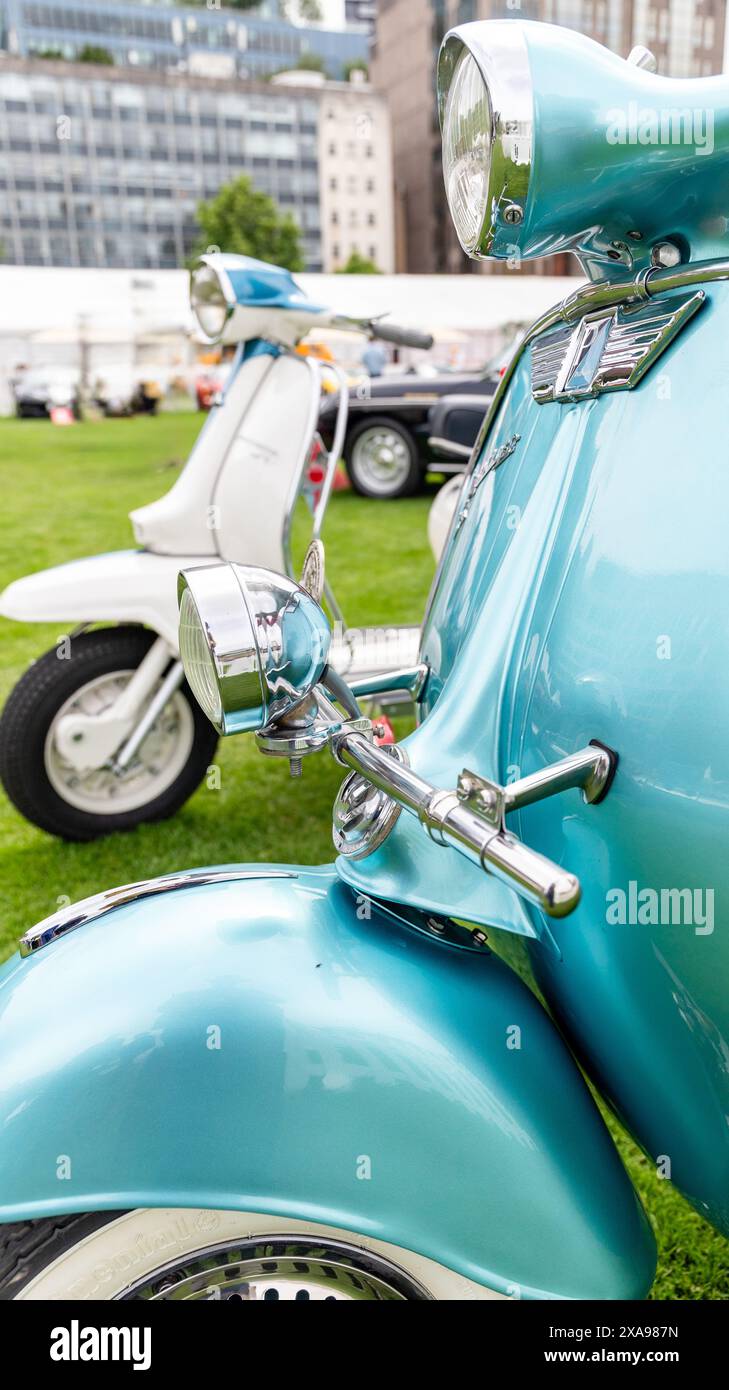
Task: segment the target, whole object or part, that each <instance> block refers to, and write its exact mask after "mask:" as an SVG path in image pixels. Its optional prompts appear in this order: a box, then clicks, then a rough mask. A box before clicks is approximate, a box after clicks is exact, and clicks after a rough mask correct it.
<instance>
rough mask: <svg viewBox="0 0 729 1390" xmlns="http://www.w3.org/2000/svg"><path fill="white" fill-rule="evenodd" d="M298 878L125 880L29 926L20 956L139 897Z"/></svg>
mask: <svg viewBox="0 0 729 1390" xmlns="http://www.w3.org/2000/svg"><path fill="white" fill-rule="evenodd" d="M249 878H250V879H264V878H298V874H297V873H294V872H293V870H286V869H191V870H189V871H188V872H187V873H182V874H165V875H164V876H163V877H161V878H147V879H141V880H140V882H139V883H125V884H123V885H122V887H120V888H110V889H108V890H107V891H106V892H104V893H95V894H94V895H93V896H92V897H90V898H83V899H82V900H81V902H78V903H71V905H70V907H63V908H61V909H60V911H58V912H54V913H53V914H52V915H51V916H50V917H44V919H43V921H42V922H38V923H37V925H36V926H34V927H31V928H30V930H29V931H27V932H25V934H24V935H23V936H21V938H20V942H19V946H20V954H21V956H31V955H33V954H34V953H35V952H36V951H40V950H42V948H43V947H44V946H50V945H51V942H53V941H57V940H58V939H59V938H60V937H62V936H67V935H68V933H69V932H71V931H75V929H76V927H83V926H84V925H85V924H86V923H87V922H94V921H98V919H99V918H100V917H105V916H106V915H107V913H109V912H114V911H115V910H116V908H118V907H125V906H126V905H127V903H134V902H141V901H142V899H143V898H152V897H155V896H156V895H157V894H158V893H173V892H177V891H179V890H181V889H185V888H200V887H202V886H204V885H205V884H207V883H235V882H237V881H238V880H239V879H249Z"/></svg>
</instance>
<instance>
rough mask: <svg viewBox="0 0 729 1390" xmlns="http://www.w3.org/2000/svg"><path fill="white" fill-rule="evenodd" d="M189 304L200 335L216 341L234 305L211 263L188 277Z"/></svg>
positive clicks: (220, 336) (202, 266)
mask: <svg viewBox="0 0 729 1390" xmlns="http://www.w3.org/2000/svg"><path fill="white" fill-rule="evenodd" d="M190 306H191V308H192V312H193V314H194V315H195V318H196V320H197V324H198V327H199V329H200V332H201V333H202V336H203V337H204V338H207V339H208V340H209V341H210V342H218V340H219V339H220V338H222V336H223V332H224V329H225V325H226V323H227V321H228V319H229V318H230V315H231V313H232V312H233V309H234V307H235V298H234V297H233V298H231V296H230V295H229V293H227V292H226V286H225V284H224V282H223V281H222V280H221V277H220V275H219V273H218V271H217V270H216V269H215V267H214V266H213V265H209V264H203V265H200V266H198V268H197V270H193V272H192V275H191V277H190Z"/></svg>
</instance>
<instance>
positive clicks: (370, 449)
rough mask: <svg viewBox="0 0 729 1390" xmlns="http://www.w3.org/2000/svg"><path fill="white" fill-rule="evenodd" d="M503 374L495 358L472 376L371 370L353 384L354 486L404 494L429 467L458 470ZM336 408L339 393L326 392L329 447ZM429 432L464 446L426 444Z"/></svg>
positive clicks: (372, 492) (348, 459)
mask: <svg viewBox="0 0 729 1390" xmlns="http://www.w3.org/2000/svg"><path fill="white" fill-rule="evenodd" d="M500 374H501V369H500V364H499V366H497V367H493V366H491V367H489V368H488V369H487V370H486V371H483V372H481V373H475V372H474V373H472V374H469V375H465V374H464V375H460V374H459V373H457V372H442V373H438V375H434V376H416V375H406V374H403V375H398V376H381V377H374V378H371V379H367V380H366V381H365V382H364V383H363V384H362V385H361V386H356V387H352V388H351V390H350V393H349V420H348V423H347V434H346V438H345V444H344V461H345V463H346V466H347V472H348V474H349V478H350V481H351V484H352V487H353V488H354V489H355V491H356V492H359V493H361V494H362V495H363V496H364V497H381V498H390V497H406V496H409V495H410V494H411V493H414V492H417V491H418V489H419V488H420V487H421V485H422V482H423V479H424V477H425V474H426V472H427V471H428V469H429V468H432V467H436V466H437V469H438V471H439V472H443V473H451V472H453V473H455V472H460V471H462V469H463V468H464V467H465V465H466V463H467V461H468V454H469V453H470V446H471V445H472V444H473V443H474V442H475V440H476V436H477V434H478V431H479V428H480V425H481V421H482V419H483V416H484V413H485V411H486V408H487V406H488V403H489V401H490V399H491V397H492V396H493V393H494V391H495V389H496V385H497V383H498V380H499V376H500ZM445 397H447V398H448V399H447V402H446V401H445V400H444V399H443V398H445ZM470 397H472V398H473V399H472V401H471V400H470V399H469V398H470ZM441 402H442V403H443V410H442V411H441V412H440V415H438V414H437V411H438V406H439V404H440V403H441ZM335 415H336V398H335V397H333V396H330V397H327V400H326V403H325V405H324V407H323V409H322V413H321V415H320V418H319V430H320V433H321V435H322V438H323V439H324V442H325V444H326V445H327V447H331V443H332V436H333V429H334V419H335ZM433 437H437V438H439V439H440V438H445V439H447V440H450V441H451V442H453V443H455V444H456V445H461V446H462V448H461V450H460V451H459V450H457V449H456V450H451V449H449V450H441V449H439V448H438V447H437V446H435V447H434V446H433V445H431V442H430V441H431V439H432V438H433Z"/></svg>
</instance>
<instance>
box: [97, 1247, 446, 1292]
mask: <svg viewBox="0 0 729 1390" xmlns="http://www.w3.org/2000/svg"><path fill="white" fill-rule="evenodd" d="M120 1298H122V1299H145V1300H151V1301H153V1302H162V1301H173V1302H182V1301H188V1300H189V1301H193V1300H194V1301H198V1302H200V1301H203V1302H221V1301H223V1300H226V1301H227V1300H233V1301H234V1302H236V1303H257V1302H266V1303H277V1302H281V1301H288V1302H297V1303H308V1302H312V1301H313V1302H320V1303H339V1302H345V1301H348V1302H354V1301H360V1302H362V1301H364V1302H370V1303H376V1302H384V1301H390V1300H393V1299H394V1300H398V1299H399V1300H403V1299H423V1298H427V1294H426V1293H425V1292H424V1290H423V1289H422V1288H421V1287H420V1286H419V1285H417V1284H416V1283H415V1282H414V1281H413V1280H412V1279H410V1278H409V1277H407V1276H406V1275H404V1274H403V1273H402V1272H401V1271H400V1270H398V1269H396V1268H395V1266H394V1265H390V1264H389V1263H388V1262H387V1261H386V1260H383V1259H381V1258H380V1257H379V1256H376V1255H372V1254H371V1253H370V1252H368V1251H366V1250H361V1249H357V1248H355V1247H353V1246H349V1245H346V1244H344V1243H340V1242H338V1241H329V1240H327V1241H323V1242H315V1241H313V1240H311V1239H309V1240H306V1239H303V1238H302V1237H300V1236H297V1237H286V1236H281V1237H276V1238H271V1239H261V1238H260V1237H252V1238H251V1239H250V1240H249V1241H237V1242H236V1243H235V1245H219V1246H214V1247H212V1248H210V1249H208V1250H204V1251H199V1252H197V1253H195V1254H194V1255H190V1256H188V1257H186V1258H185V1259H183V1260H180V1261H178V1262H176V1263H174V1264H171V1265H168V1266H166V1267H165V1268H163V1269H160V1270H158V1271H156V1272H155V1273H154V1274H152V1275H150V1276H148V1277H147V1278H145V1279H144V1280H143V1281H141V1282H139V1283H137V1284H134V1285H133V1286H132V1287H130V1288H129V1289H127V1290H125V1292H124V1293H122V1294H120Z"/></svg>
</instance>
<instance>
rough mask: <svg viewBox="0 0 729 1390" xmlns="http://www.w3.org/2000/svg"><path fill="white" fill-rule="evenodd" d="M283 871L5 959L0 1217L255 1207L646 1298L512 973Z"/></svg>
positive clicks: (578, 1120) (632, 1239)
mask: <svg viewBox="0 0 729 1390" xmlns="http://www.w3.org/2000/svg"><path fill="white" fill-rule="evenodd" d="M253 867H255V866H253ZM264 872H265V871H264ZM295 872H296V874H297V875H298V876H297V877H294V878H292V879H285V878H278V879H274V878H271V879H266V878H262V879H260V880H256V881H246V882H242V883H241V882H238V883H227V884H216V885H213V886H209V887H198V888H195V889H190V890H188V891H186V892H181V893H170V894H169V895H164V896H163V897H160V898H157V899H156V900H154V901H153V902H151V901H146V902H139V903H137V904H130V905H126V906H123V907H120V908H118V909H116V910H115V911H114V912H113V913H112V914H111V916H110V917H107V918H105V919H103V920H100V921H97V922H95V923H91V924H88V925H86V926H84V927H81V928H79V929H78V930H76V931H73V932H71V933H70V934H69V935H68V936H67V937H66V938H65V939H63V940H60V941H57V942H55V943H54V944H53V945H52V946H49V947H46V948H45V949H44V950H42V951H40V952H39V953H38V955H37V956H34V957H30V958H28V959H26V960H24V961H21V960H20V959H19V958H18V957H16V958H14V959H13V960H11V961H10V962H9V963H8V964H7V965H6V967H5V968H4V971H3V972H2V975H1V976H0V1055H1V1056H2V1058H3V1066H2V1077H1V1079H0V1085H1V1087H2V1090H1V1095H2V1111H1V1115H0V1133H1V1134H2V1144H1V1146H0V1194H1V1197H2V1208H1V1212H0V1215H1V1217H2V1219H3V1220H5V1221H13V1220H18V1219H21V1218H22V1219H27V1218H32V1217H39V1216H43V1215H46V1214H57V1213H62V1212H70V1211H83V1210H97V1209H107V1208H111V1209H121V1208H128V1207H137V1206H139V1207H146V1206H173V1207H178V1206H180V1207H184V1206H207V1207H211V1208H226V1209H238V1210H254V1211H264V1212H268V1213H272V1214H283V1215H290V1216H295V1217H299V1218H301V1219H308V1220H314V1221H320V1222H324V1223H327V1224H330V1225H334V1226H340V1227H344V1228H348V1229H352V1230H353V1231H356V1232H361V1233H363V1234H365V1235H369V1236H373V1237H378V1238H381V1239H384V1240H387V1241H391V1242H393V1243H394V1244H396V1245H402V1246H405V1247H407V1248H409V1249H412V1250H416V1251H418V1252H420V1253H422V1254H424V1255H426V1256H429V1257H431V1258H432V1259H435V1260H437V1261H439V1262H441V1263H443V1264H445V1265H447V1266H450V1267H451V1268H453V1269H454V1270H456V1271H458V1272H459V1273H461V1274H462V1275H464V1276H466V1277H468V1278H470V1279H474V1280H477V1281H479V1282H483V1283H486V1284H488V1285H489V1287H492V1288H494V1289H496V1290H497V1291H499V1292H502V1293H511V1294H512V1295H514V1296H517V1297H523V1298H530V1297H551V1298H555V1297H556V1298H571V1297H593V1298H638V1297H641V1296H642V1295H643V1294H644V1293H645V1292H646V1290H647V1289H648V1287H649V1285H650V1283H651V1280H652V1277H653V1270H654V1260H655V1251H654V1245H653V1239H652V1235H651V1232H650V1228H649V1227H648V1225H647V1222H646V1220H645V1217H644V1215H643V1212H642V1210H641V1208H640V1206H639V1204H638V1201H637V1199H636V1198H635V1196H634V1194H633V1192H632V1189H631V1187H630V1184H629V1182H628V1179H627V1177H626V1174H625V1172H624V1170H623V1168H622V1165H621V1164H620V1160H619V1159H618V1157H617V1154H616V1152H615V1149H614V1147H613V1145H612V1143H611V1140H610V1138H609V1136H608V1134H607V1131H606V1130H605V1128H604V1126H603V1124H602V1121H601V1119H600V1117H599V1115H598V1112H597V1110H596V1109H595V1106H594V1103H593V1101H592V1099H591V1097H590V1095H589V1092H588V1090H587V1088H586V1086H585V1085H584V1083H583V1081H582V1078H581V1077H580V1075H579V1073H578V1071H577V1069H576V1068H575V1066H574V1063H573V1061H572V1059H571V1057H570V1055H569V1052H568V1051H567V1049H566V1047H565V1045H564V1044H563V1042H562V1041H561V1039H560V1038H559V1036H558V1034H557V1032H556V1031H555V1029H554V1028H553V1026H552V1024H551V1023H550V1021H549V1019H548V1018H547V1015H546V1014H545V1013H544V1011H543V1010H542V1008H541V1007H540V1005H539V1004H538V1003H537V1001H536V1000H535V999H534V998H533V996H532V995H531V994H530V992H529V991H528V990H527V989H526V987H525V986H524V985H522V984H521V982H520V981H519V979H518V978H517V976H516V975H515V974H513V973H512V972H511V971H510V970H508V969H507V967H506V966H504V965H503V964H502V963H501V962H500V961H499V960H498V958H497V957H496V956H493V955H491V953H490V952H488V951H486V952H483V953H474V952H472V951H464V950H460V949H457V948H453V947H449V946H447V945H444V944H442V943H440V942H437V941H434V940H433V939H432V938H430V937H428V936H427V935H425V934H423V933H422V932H419V931H414V930H413V929H412V928H410V927H407V926H405V925H400V924H399V923H396V922H394V921H393V920H392V918H390V917H384V916H383V915H382V913H381V912H380V911H379V910H378V909H377V907H376V906H375V907H373V909H372V912H371V914H365V913H363V912H362V910H361V908H360V910H358V905H357V902H356V900H355V898H354V896H353V895H352V893H351V892H350V890H349V889H347V888H346V887H345V886H344V885H343V884H342V883H341V882H340V881H339V879H338V878H337V875H336V874H335V873H334V871H333V870H332V869H323V870H316V869H307V870H303V869H302V870H296V871H295ZM515 1027H516V1028H520V1029H521V1047H520V1048H517V1049H514V1048H509V1047H508V1046H507V1038H508V1036H509V1032H508V1030H510V1029H511V1030H513V1029H514V1028H515ZM214 1030H219V1031H218V1032H215V1031H214ZM211 1042H212V1045H211ZM216 1042H217V1043H219V1046H215V1043H216ZM62 1155H66V1156H67V1157H68V1159H69V1160H70V1164H71V1176H70V1179H68V1180H66V1181H60V1180H59V1178H58V1176H57V1168H58V1164H59V1160H60V1158H61V1156H62ZM365 1159H368V1160H369V1164H370V1170H369V1173H370V1175H369V1178H368V1179H366V1180H361V1179H359V1178H358V1176H357V1174H358V1167H359V1168H360V1169H361V1166H362V1163H363V1160H365Z"/></svg>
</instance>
